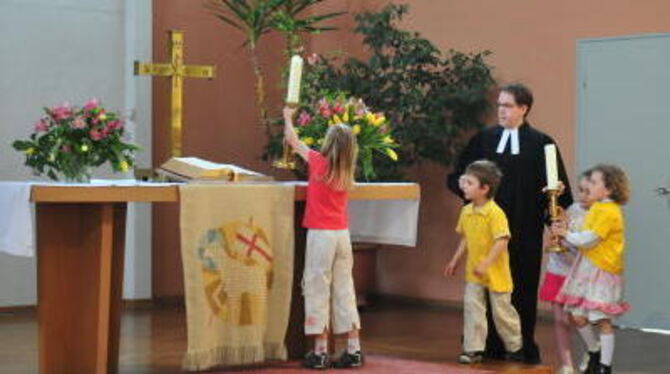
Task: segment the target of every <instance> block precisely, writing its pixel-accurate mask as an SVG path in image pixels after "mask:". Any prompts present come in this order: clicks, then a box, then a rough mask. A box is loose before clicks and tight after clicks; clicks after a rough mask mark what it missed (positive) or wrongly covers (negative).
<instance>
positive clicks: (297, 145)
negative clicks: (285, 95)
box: [284, 107, 309, 161]
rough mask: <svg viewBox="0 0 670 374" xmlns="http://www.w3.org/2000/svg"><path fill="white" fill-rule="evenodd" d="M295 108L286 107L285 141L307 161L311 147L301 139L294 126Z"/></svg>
mask: <svg viewBox="0 0 670 374" xmlns="http://www.w3.org/2000/svg"><path fill="white" fill-rule="evenodd" d="M294 114H295V109H293V108H289V107H284V141H285V142H286V143H287V144H288V145H290V146H291V148H293V150H294V151H295V152H296V153H297V154H299V155H300V157H302V158H303V160H305V161H307V156H308V154H309V147H308V146H307V145H306V144H305V143H303V142H302V141H300V138H299V137H298V134H297V133H296V132H295V128H294V127H293V116H294Z"/></svg>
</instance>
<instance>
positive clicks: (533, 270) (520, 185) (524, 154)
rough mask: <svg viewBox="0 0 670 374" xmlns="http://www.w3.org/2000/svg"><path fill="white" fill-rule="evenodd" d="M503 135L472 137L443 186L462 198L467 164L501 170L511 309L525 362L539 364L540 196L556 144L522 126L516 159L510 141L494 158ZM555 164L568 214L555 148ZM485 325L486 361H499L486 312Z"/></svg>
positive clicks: (497, 131) (494, 130)
mask: <svg viewBox="0 0 670 374" xmlns="http://www.w3.org/2000/svg"><path fill="white" fill-rule="evenodd" d="M503 131H504V128H503V127H502V126H500V125H496V126H493V127H489V128H486V129H483V130H482V131H480V132H479V133H478V134H477V135H475V136H474V137H473V138H472V139H471V140H470V142H469V144H468V145H467V146H466V148H465V149H464V151H463V152H462V153H461V155H460V157H459V160H458V162H457V165H456V168H455V170H454V172H453V173H452V174H450V175H449V176H448V177H447V185H448V187H449V189H450V190H451V191H453V192H454V193H455V194H457V195H459V196H460V197H461V198H463V192H462V191H461V190H460V188H459V187H458V179H459V177H460V176H461V175H462V174H463V172H464V171H465V168H466V167H467V166H468V165H469V164H470V163H472V162H473V161H477V160H481V159H487V160H491V161H494V162H495V163H496V164H497V165H498V167H500V169H501V170H502V172H503V178H502V180H501V183H500V186H499V188H498V191H497V192H496V196H495V201H496V202H497V203H498V205H500V207H501V208H502V209H503V211H504V212H505V214H506V215H507V219H508V221H509V226H510V232H511V238H510V242H509V247H508V250H509V259H510V268H511V272H512V280H513V281H514V291H513V292H512V304H513V305H514V307H515V308H516V310H517V311H518V312H519V317H520V319H521V334H522V338H523V353H524V358H525V361H526V362H528V363H538V362H540V351H539V348H538V346H537V344H536V343H535V339H534V335H535V321H536V317H537V295H538V283H539V279H540V273H541V266H542V253H543V250H542V237H543V231H544V225H545V223H546V222H547V202H548V198H547V196H546V194H545V193H543V192H542V188H543V187H544V186H546V184H547V178H546V166H545V157H544V146H545V145H546V144H552V143H554V141H553V139H552V138H551V137H550V136H548V135H546V134H544V133H542V132H541V131H539V130H537V129H535V128H533V127H532V126H530V125H529V124H528V123H527V122H524V123H523V124H522V125H521V126H519V128H518V139H519V141H518V144H519V150H518V154H512V150H511V148H512V142H511V141H508V142H507V145H506V147H505V148H504V150H503V152H502V153H498V152H497V148H498V143H499V141H500V138H501V136H502V134H503ZM508 140H509V139H508ZM557 161H558V179H559V180H560V181H562V182H563V183H564V184H565V193H564V194H563V195H562V196H560V198H559V205H560V206H561V207H563V208H567V207H568V206H569V205H570V204H572V195H571V193H570V185H569V183H568V178H567V176H566V173H565V167H564V165H563V160H562V159H561V156H560V152H558V147H557ZM488 325H489V330H488V331H489V333H488V334H489V335H488V337H487V341H486V352H485V353H486V356H487V357H491V358H502V357H503V356H504V354H505V349H504V345H503V344H502V341H501V340H500V337H499V336H498V333H497V331H496V329H495V325H494V324H493V322H492V319H491V316H490V308H489V318H488Z"/></svg>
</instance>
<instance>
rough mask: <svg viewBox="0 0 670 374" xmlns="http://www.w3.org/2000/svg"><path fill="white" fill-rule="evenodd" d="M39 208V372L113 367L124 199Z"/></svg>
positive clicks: (70, 373)
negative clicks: (120, 201) (116, 201)
mask: <svg viewBox="0 0 670 374" xmlns="http://www.w3.org/2000/svg"><path fill="white" fill-rule="evenodd" d="M36 212H37V287H38V289H37V292H38V323H39V360H40V365H39V366H40V373H42V374H60V373H67V374H78V373H82V374H91V373H95V374H103V373H115V372H116V371H117V370H118V355H119V331H120V317H121V297H122V292H123V255H124V244H125V221H126V203H89V204H85V203H80V204H77V203H73V204H52V203H38V204H37V211H36Z"/></svg>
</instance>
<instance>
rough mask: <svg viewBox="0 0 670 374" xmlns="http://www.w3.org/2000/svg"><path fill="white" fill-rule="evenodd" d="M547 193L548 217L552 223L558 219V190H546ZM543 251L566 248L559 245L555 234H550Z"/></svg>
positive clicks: (562, 250)
mask: <svg viewBox="0 0 670 374" xmlns="http://www.w3.org/2000/svg"><path fill="white" fill-rule="evenodd" d="M547 194H548V195H549V218H550V220H551V222H552V223H554V222H556V221H558V220H559V219H560V210H561V208H560V207H559V206H558V195H559V194H560V193H559V190H557V189H556V190H547ZM544 250H545V252H549V253H561V252H565V251H566V250H567V249H566V248H565V247H564V246H562V245H561V242H560V238H559V237H558V236H555V235H551V243H550V244H549V246H547V247H546V248H545V249H544Z"/></svg>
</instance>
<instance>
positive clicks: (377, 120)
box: [372, 116, 386, 127]
mask: <svg viewBox="0 0 670 374" xmlns="http://www.w3.org/2000/svg"><path fill="white" fill-rule="evenodd" d="M384 121H386V117H384V116H375V119H374V120H373V121H372V124H373V125H375V126H377V127H379V126H381V124H382V123H384Z"/></svg>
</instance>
